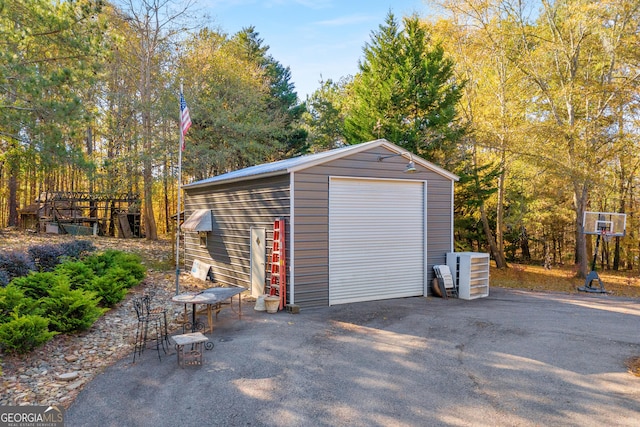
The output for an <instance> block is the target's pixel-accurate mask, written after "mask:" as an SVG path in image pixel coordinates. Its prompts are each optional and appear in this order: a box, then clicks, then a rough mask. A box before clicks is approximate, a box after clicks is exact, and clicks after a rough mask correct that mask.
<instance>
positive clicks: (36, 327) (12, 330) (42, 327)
mask: <svg viewBox="0 0 640 427" xmlns="http://www.w3.org/2000/svg"><path fill="white" fill-rule="evenodd" d="M56 334H57V332H51V331H49V320H47V319H45V318H43V317H41V316H38V315H26V316H18V315H17V314H16V315H14V317H13V319H12V320H10V321H9V322H7V323H3V324H1V325H0V347H2V348H3V350H4V351H5V352H7V353H19V354H24V353H28V352H30V351H31V350H33V349H34V348H36V347H38V346H39V345H41V344H44V343H45V342H47V341H49V340H50V339H51V338H53V337H54V336H55V335H56Z"/></svg>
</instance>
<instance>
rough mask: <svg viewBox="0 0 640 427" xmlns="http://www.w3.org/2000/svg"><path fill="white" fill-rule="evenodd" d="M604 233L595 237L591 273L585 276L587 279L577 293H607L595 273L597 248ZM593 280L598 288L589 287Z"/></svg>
mask: <svg viewBox="0 0 640 427" xmlns="http://www.w3.org/2000/svg"><path fill="white" fill-rule="evenodd" d="M604 233H606V232H605V231H604V230H603V231H602V232H600V233H598V237H596V248H595V250H594V251H593V261H592V262H591V271H590V272H589V274H588V275H587V278H586V279H585V282H584V286H581V287H579V288H578V290H579V291H582V292H592V293H600V294H605V293H607V291H606V290H605V289H604V284H603V283H602V280H601V279H600V276H599V275H598V272H597V271H596V262H597V260H598V248H599V247H600V239H601V238H602V235H603V234H604ZM594 280H597V281H598V283H599V284H600V287H599V288H596V287H593V286H591V283H593V281H594Z"/></svg>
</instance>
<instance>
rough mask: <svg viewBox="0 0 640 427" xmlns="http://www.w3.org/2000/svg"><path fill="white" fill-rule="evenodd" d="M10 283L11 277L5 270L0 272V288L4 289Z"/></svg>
mask: <svg viewBox="0 0 640 427" xmlns="http://www.w3.org/2000/svg"><path fill="white" fill-rule="evenodd" d="M10 281H11V276H9V273H7V272H6V271H5V270H0V288H4V287H5V286H7V285H8V284H9V282H10Z"/></svg>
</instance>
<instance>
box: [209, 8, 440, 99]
mask: <svg viewBox="0 0 640 427" xmlns="http://www.w3.org/2000/svg"><path fill="white" fill-rule="evenodd" d="M197 4H198V6H199V7H202V8H204V10H205V11H206V13H207V14H209V16H210V18H211V21H210V23H209V26H210V27H212V28H219V29H220V30H222V31H224V32H226V33H227V34H229V35H232V34H234V33H236V32H238V31H240V30H241V29H242V28H244V27H248V26H251V25H253V26H254V27H255V29H256V31H257V32H258V33H259V37H260V38H261V39H263V44H265V45H268V46H269V47H270V48H269V51H268V53H269V54H271V55H272V56H273V57H274V58H275V59H276V60H277V61H278V62H280V63H281V64H282V65H284V66H285V67H289V68H290V70H291V80H292V81H293V83H294V84H295V88H296V92H297V93H298V98H300V100H301V101H304V100H305V99H306V97H307V95H311V94H312V93H313V92H314V91H315V90H316V89H318V88H319V87H320V80H321V79H322V80H324V81H326V80H328V79H332V80H334V81H337V80H339V79H340V78H341V77H346V76H349V75H354V74H356V73H357V72H358V60H359V59H360V58H361V56H362V48H363V47H364V45H365V43H366V42H369V41H370V40H371V32H372V31H377V30H378V26H379V25H380V24H383V23H384V20H385V18H386V16H387V13H388V12H389V10H391V11H392V12H393V13H394V15H396V17H397V18H398V21H399V20H400V19H399V18H401V17H402V16H406V15H410V14H412V13H417V14H418V15H420V16H426V15H427V12H428V7H427V6H426V5H425V4H424V3H423V2H422V0H199V1H198V2H197Z"/></svg>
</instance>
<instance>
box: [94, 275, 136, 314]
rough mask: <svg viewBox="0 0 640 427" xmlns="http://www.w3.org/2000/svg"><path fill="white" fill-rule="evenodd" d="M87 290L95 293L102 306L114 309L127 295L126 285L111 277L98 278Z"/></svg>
mask: <svg viewBox="0 0 640 427" xmlns="http://www.w3.org/2000/svg"><path fill="white" fill-rule="evenodd" d="M122 271H124V270H122ZM86 289H87V290H89V291H91V292H94V293H95V294H96V295H97V296H98V297H99V298H100V302H101V304H102V305H104V306H106V307H113V306H114V305H116V304H117V303H119V302H120V301H122V300H123V299H124V297H125V295H126V294H127V289H126V287H125V283H123V282H122V281H117V280H113V277H110V276H109V275H106V276H102V277H96V278H95V279H93V281H92V282H91V283H89V284H88V285H87V287H86Z"/></svg>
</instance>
